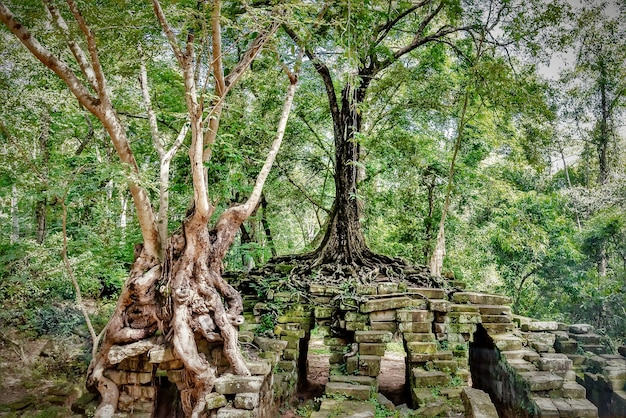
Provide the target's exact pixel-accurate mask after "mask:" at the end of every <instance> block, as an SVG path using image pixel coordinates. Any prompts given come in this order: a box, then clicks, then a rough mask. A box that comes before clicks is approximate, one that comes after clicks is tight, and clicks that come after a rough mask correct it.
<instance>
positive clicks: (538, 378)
mask: <svg viewBox="0 0 626 418" xmlns="http://www.w3.org/2000/svg"><path fill="white" fill-rule="evenodd" d="M519 375H520V376H521V377H522V378H523V379H524V380H525V381H526V383H527V385H528V389H529V390H530V391H531V392H540V391H544V390H555V389H561V388H562V387H563V378H561V377H559V376H557V375H555V374H553V373H550V372H545V371H538V372H521V373H519Z"/></svg>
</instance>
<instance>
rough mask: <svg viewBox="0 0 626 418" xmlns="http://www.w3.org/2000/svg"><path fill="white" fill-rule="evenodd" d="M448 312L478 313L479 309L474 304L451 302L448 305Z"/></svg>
mask: <svg viewBox="0 0 626 418" xmlns="http://www.w3.org/2000/svg"><path fill="white" fill-rule="evenodd" d="M450 312H478V313H480V309H479V308H478V306H476V305H466V304H458V303H453V304H451V305H450Z"/></svg>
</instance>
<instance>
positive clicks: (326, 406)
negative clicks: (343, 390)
mask: <svg viewBox="0 0 626 418" xmlns="http://www.w3.org/2000/svg"><path fill="white" fill-rule="evenodd" d="M329 416H332V417H333V418H374V417H375V416H376V407H375V406H374V404H373V403H371V402H363V401H338V400H335V399H323V400H322V404H321V405H320V410H319V411H314V412H313V413H312V414H311V415H310V417H311V418H328V417H329Z"/></svg>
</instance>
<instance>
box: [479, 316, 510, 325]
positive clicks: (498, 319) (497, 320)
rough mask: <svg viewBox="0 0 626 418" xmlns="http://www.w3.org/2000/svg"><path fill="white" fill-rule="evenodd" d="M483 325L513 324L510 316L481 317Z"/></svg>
mask: <svg viewBox="0 0 626 418" xmlns="http://www.w3.org/2000/svg"><path fill="white" fill-rule="evenodd" d="M481 320H482V323H483V324H509V323H511V322H513V320H512V318H511V316H510V315H481Z"/></svg>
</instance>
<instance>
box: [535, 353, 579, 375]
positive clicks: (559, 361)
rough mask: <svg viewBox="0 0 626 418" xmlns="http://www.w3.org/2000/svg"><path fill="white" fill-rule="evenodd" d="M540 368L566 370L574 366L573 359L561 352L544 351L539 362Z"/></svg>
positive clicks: (554, 370)
mask: <svg viewBox="0 0 626 418" xmlns="http://www.w3.org/2000/svg"><path fill="white" fill-rule="evenodd" d="M537 366H538V367H539V370H543V371H551V372H565V371H567V370H570V369H571V368H572V360H570V359H569V358H568V357H567V356H566V355H565V354H561V353H544V354H542V355H541V358H540V359H539V361H538V362H537Z"/></svg>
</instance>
